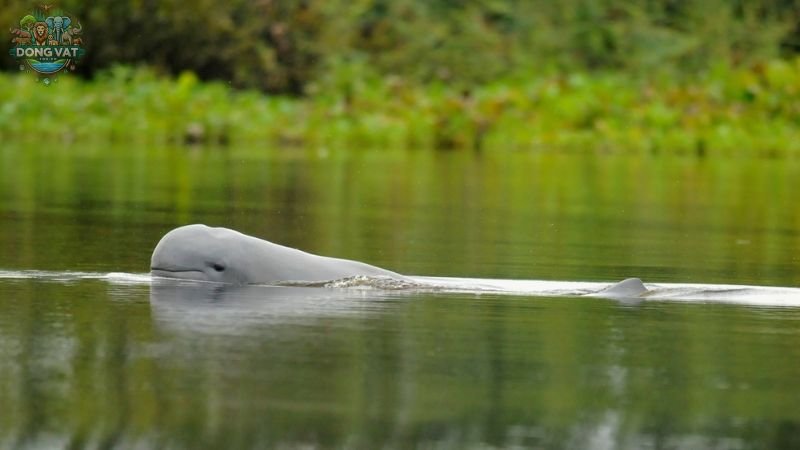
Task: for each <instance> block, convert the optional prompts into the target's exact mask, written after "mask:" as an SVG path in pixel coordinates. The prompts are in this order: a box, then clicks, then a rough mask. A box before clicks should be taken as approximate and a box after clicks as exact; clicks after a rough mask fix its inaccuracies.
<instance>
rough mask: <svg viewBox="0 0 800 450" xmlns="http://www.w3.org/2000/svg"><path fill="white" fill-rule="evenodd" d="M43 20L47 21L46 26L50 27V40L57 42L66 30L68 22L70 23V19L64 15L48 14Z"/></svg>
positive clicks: (58, 42) (59, 41)
mask: <svg viewBox="0 0 800 450" xmlns="http://www.w3.org/2000/svg"><path fill="white" fill-rule="evenodd" d="M45 22H47V28H49V29H50V36H51V38H52V40H53V41H55V42H56V43H57V44H60V43H61V36H63V35H64V33H65V32H66V31H67V28H69V24H70V23H72V19H70V18H69V17H66V16H64V17H62V16H50V17H48V18H47V19H45Z"/></svg>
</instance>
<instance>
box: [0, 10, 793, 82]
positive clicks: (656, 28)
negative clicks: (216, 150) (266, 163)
mask: <svg viewBox="0 0 800 450" xmlns="http://www.w3.org/2000/svg"><path fill="white" fill-rule="evenodd" d="M4 3H5V4H4ZM0 6H2V8H0V19H2V20H3V21H4V23H8V24H10V25H11V24H17V23H19V20H20V18H21V17H23V16H24V15H25V14H27V13H28V12H29V11H28V9H30V4H29V2H25V1H20V0H11V1H8V2H0ZM58 6H59V7H61V8H62V9H64V10H65V11H67V12H69V13H71V14H74V15H75V17H76V18H77V19H78V20H79V21H81V23H83V24H84V25H85V26H86V28H85V29H86V33H85V36H86V39H85V43H86V46H87V47H88V49H87V50H88V52H87V56H86V58H85V59H84V60H83V61H82V64H81V66H80V70H82V71H83V74H84V75H86V76H92V75H93V74H94V73H95V72H96V71H97V70H98V69H103V68H106V67H109V66H112V65H114V64H116V63H127V64H147V65H151V66H155V67H157V68H159V69H161V70H163V71H165V72H168V73H173V74H177V73H180V72H182V71H184V70H191V71H193V72H195V73H197V74H198V75H199V76H200V77H201V78H202V79H218V80H224V81H226V82H229V83H230V84H232V85H233V86H238V87H250V88H258V89H261V90H264V91H268V92H285V93H292V94H302V93H304V92H305V91H306V89H307V88H308V86H309V85H310V84H312V83H314V82H316V81H319V80H321V79H323V78H324V76H325V74H326V73H327V72H328V71H330V70H332V68H334V67H336V66H337V65H341V64H350V63H351V62H353V61H359V62H361V63H362V64H363V65H365V66H366V67H368V68H369V70H371V71H374V72H375V73H377V74H378V75H381V76H386V75H399V76H402V77H407V78H410V79H413V80H416V81H420V82H432V81H433V82H445V83H456V84H462V85H464V86H472V85H475V84H478V83H483V82H486V81H490V80H492V79H496V78H497V77H500V76H509V75H514V74H525V73H530V72H531V71H543V70H547V71H569V70H587V69H588V70H607V69H613V70H626V71H633V72H642V73H644V72H650V71H653V70H665V69H666V70H670V69H680V70H681V71H687V70H689V71H697V70H702V69H704V68H707V67H709V65H711V64H718V63H723V64H728V65H734V66H735V65H742V64H750V63H752V62H758V61H762V60H764V59H767V58H772V57H775V56H778V55H779V54H780V53H781V52H784V53H794V52H796V51H797V50H798V49H799V48H800V29H798V25H797V23H798V19H799V18H800V1H798V0H754V1H747V2H745V1H740V0H739V1H733V0H689V1H684V2H678V1H675V0H565V1H560V2H551V1H547V0H529V1H524V0H460V1H459V0H352V1H351V0H324V1H323V0H233V1H228V2H218V1H216V0H197V1H195V2H182V1H178V0H166V1H156V0H114V1H112V0H99V1H94V2H85V1H78V0H64V1H63V2H62V3H61V4H59V5H58ZM6 45H10V44H8V43H7V44H6ZM2 64H3V66H5V67H6V68H11V67H14V61H13V60H12V59H11V58H4V59H3V60H2Z"/></svg>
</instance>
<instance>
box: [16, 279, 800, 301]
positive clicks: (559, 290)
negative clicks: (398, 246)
mask: <svg viewBox="0 0 800 450" xmlns="http://www.w3.org/2000/svg"><path fill="white" fill-rule="evenodd" d="M3 279H6V280H15V279H16V280H41V281H48V282H62V283H71V282H76V281H81V280H104V281H106V282H108V283H110V284H115V285H146V284H149V283H150V282H151V281H152V278H151V276H150V274H149V273H125V272H111V273H102V272H80V271H47V270H0V280H3ZM276 284H277V285H279V286H285V287H293V286H296V287H305V288H308V287H316V288H320V289H346V290H378V291H393V292H399V291H402V292H406V293H410V294H414V293H424V292H441V293H462V294H475V295H481V294H501V295H525V296H548V297H576V296H581V295H587V294H598V293H600V295H599V296H600V297H602V293H601V291H602V290H604V289H606V288H608V287H609V286H612V285H613V284H614V282H583V281H548V280H503V279H490V278H447V277H424V276H413V277H408V278H407V279H406V280H395V279H391V278H387V277H365V276H356V277H347V278H343V279H339V280H328V281H323V282H311V283H310V282H303V281H288V282H285V283H276ZM645 287H646V288H647V289H648V290H649V292H647V293H645V294H643V295H642V296H640V297H634V298H633V300H641V301H652V300H663V301H682V302H716V303H733V304H742V305H757V306H778V307H800V288H790V287H776V286H750V285H735V284H697V283H645Z"/></svg>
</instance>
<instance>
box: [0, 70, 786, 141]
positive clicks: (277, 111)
mask: <svg viewBox="0 0 800 450" xmlns="http://www.w3.org/2000/svg"><path fill="white" fill-rule="evenodd" d="M309 91H310V94H309V96H307V97H305V98H292V97H285V96H268V95H265V94H262V93H259V92H255V91H237V90H234V89H231V88H230V87H228V86H227V85H226V84H224V83H219V82H215V83H202V82H199V81H198V79H197V77H196V76H194V74H192V73H190V72H187V73H184V74H182V75H181V76H179V77H177V78H174V79H173V78H168V77H163V76H159V75H157V74H156V73H155V72H154V71H153V70H150V69H147V68H132V67H124V66H119V67H116V68H114V69H112V70H109V71H107V72H104V73H102V74H100V75H99V76H98V77H97V78H96V79H95V80H93V81H90V82H87V81H82V80H79V79H77V78H75V77H71V76H61V77H60V78H59V80H58V82H57V83H55V84H54V85H52V86H50V87H45V86H43V85H42V84H41V83H38V82H37V81H36V78H35V77H34V76H32V75H30V74H14V75H11V74H0V95H2V97H1V98H0V137H1V138H2V140H4V141H5V140H28V139H34V138H35V139H41V138H42V137H45V138H48V139H52V140H53V141H54V142H76V141H77V142H82V141H93V142H98V141H100V142H104V141H110V142H115V141H125V142H139V143H175V142H184V143H198V144H240V143H248V144H253V143H264V144H266V145H276V146H289V145H292V146H328V147H331V146H343V147H413V148H432V149H434V148H435V149H481V148H491V149H495V148H497V149H505V148H512V149H576V150H611V151H650V152H659V151H665V152H692V153H698V154H705V153H706V152H715V153H728V152H737V153H738V152H748V153H751V152H756V153H758V154H767V155H773V156H778V155H785V154H797V153H800V139H799V138H800V133H798V130H800V128H798V126H800V59H798V60H794V61H784V60H775V61H772V62H769V63H767V64H763V65H758V66H754V67H750V68H739V69H731V68H727V67H720V68H717V69H715V70H712V71H709V72H707V73H706V74H704V75H702V76H698V77H694V78H692V79H690V80H680V81H679V80H676V79H674V78H670V77H658V78H654V79H641V78H634V77H632V76H629V75H626V74H625V73H592V74H587V73H573V74H568V75H553V76H538V75H536V74H531V75H530V76H529V77H517V78H515V79H509V80H500V81H497V82H494V83H490V84H486V85H483V86H482V87H480V88H476V89H473V90H463V89H459V88H456V87H450V86H445V85H418V84H412V83H408V82H406V81H404V80H403V79H400V78H395V77H377V76H371V75H370V74H369V73H366V74H365V72H364V71H362V70H360V69H359V68H349V69H348V68H343V69H341V70H340V71H339V72H337V73H331V74H329V75H328V77H327V78H326V79H325V80H322V81H321V82H319V83H317V84H315V85H312V86H311V87H310V89H309Z"/></svg>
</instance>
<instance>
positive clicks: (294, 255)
mask: <svg viewBox="0 0 800 450" xmlns="http://www.w3.org/2000/svg"><path fill="white" fill-rule="evenodd" d="M150 273H151V274H152V275H153V276H156V277H162V278H177V279H182V280H196V281H209V282H216V283H227V284H238V285H243V284H268V283H274V282H286V281H302V282H320V281H328V280H336V279H341V278H347V277H353V276H358V275H365V276H383V277H391V278H396V279H400V280H403V279H405V278H404V277H403V276H402V275H399V274H397V273H394V272H391V271H388V270H384V269H381V268H379V267H375V266H371V265H369V264H365V263H361V262H358V261H350V260H347V259H338V258H328V257H325V256H317V255H312V254H310V253H306V252H303V251H300V250H297V249H293V248H289V247H284V246H282V245H278V244H273V243H272V242H268V241H265V240H262V239H258V238H255V237H252V236H248V235H245V234H242V233H239V232H238V231H234V230H230V229H227V228H212V227H208V226H205V225H199V224H195V225H186V226H183V227H179V228H176V229H174V230H172V231H170V232H169V233H167V234H166V235H164V237H163V238H161V241H159V243H158V245H156V248H155V249H154V250H153V256H152V258H151V260H150Z"/></svg>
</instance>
